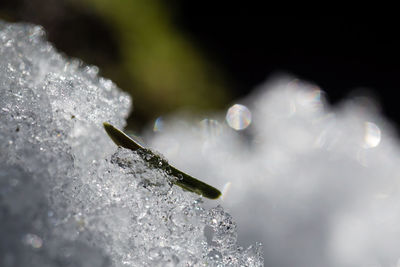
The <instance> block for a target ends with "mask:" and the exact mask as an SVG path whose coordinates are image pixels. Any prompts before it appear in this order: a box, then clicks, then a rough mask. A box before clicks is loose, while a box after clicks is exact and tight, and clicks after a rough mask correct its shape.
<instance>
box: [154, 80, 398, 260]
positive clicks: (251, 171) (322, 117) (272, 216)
mask: <svg viewBox="0 0 400 267" xmlns="http://www.w3.org/2000/svg"><path fill="white" fill-rule="evenodd" d="M240 103H241V104H242V105H245V106H247V107H248V109H249V111H250V112H251V118H252V120H251V123H250V125H249V126H248V128H247V129H245V130H241V131H235V127H233V129H232V128H231V127H229V126H230V124H229V121H228V122H227V121H226V120H227V118H229V120H231V121H232V120H237V121H242V118H240V117H238V118H232V116H234V114H233V113H232V112H231V111H230V110H229V109H227V111H226V112H227V113H222V112H221V113H220V114H214V115H210V116H209V117H208V118H205V119H204V118H193V117H189V118H187V117H184V116H176V117H171V118H169V119H168V118H164V120H163V127H162V129H161V130H160V129H159V128H157V131H156V132H153V133H150V134H149V135H148V137H147V138H148V139H149V140H150V142H149V143H150V144H151V146H152V147H153V148H155V149H157V150H159V151H160V152H162V153H163V154H164V155H165V156H166V157H167V158H168V159H169V160H170V162H171V163H172V164H174V165H175V166H177V167H178V168H183V169H184V170H186V171H187V172H189V173H191V174H192V175H194V176H195V177H199V178H200V179H203V180H204V181H205V182H208V183H211V184H213V185H215V186H217V187H218V188H221V189H223V196H222V199H221V203H222V205H223V207H224V208H226V209H227V211H228V212H229V213H230V214H231V215H232V216H233V218H234V219H235V221H237V223H238V226H239V231H238V233H239V237H238V240H239V244H243V245H247V244H249V243H251V242H254V241H259V242H262V243H263V246H264V259H265V266H274V267H275V266H285V267H286V266H287V267H293V266H296V267H310V266H318V267H320V266H323V267H342V266H343V267H347V266H349V267H350V266H381V267H398V266H400V260H399V258H400V177H399V173H400V162H399V159H400V149H399V148H400V147H399V143H398V140H397V138H396V136H395V134H394V131H393V129H392V128H391V126H390V124H389V123H388V122H387V121H386V120H385V119H384V118H382V116H380V115H379V112H378V111H379V110H378V108H377V106H376V105H374V104H373V103H372V101H371V100H369V99H367V98H364V97H358V98H353V99H349V100H347V101H345V102H343V103H342V104H341V105H339V106H338V107H336V108H331V107H329V106H328V105H327V103H326V101H325V100H324V92H323V91H322V90H321V89H320V88H318V87H317V86H315V85H313V84H311V83H305V82H301V81H299V80H296V79H294V78H293V77H277V78H276V79H272V80H271V81H269V82H266V83H265V84H264V85H261V86H260V87H259V88H257V90H256V91H255V92H254V93H253V94H252V95H251V96H249V97H248V98H246V99H243V100H242V101H240ZM225 114H227V116H226V118H225ZM228 115H229V116H228ZM237 116H241V115H240V114H239V113H237ZM205 166H207V167H205Z"/></svg>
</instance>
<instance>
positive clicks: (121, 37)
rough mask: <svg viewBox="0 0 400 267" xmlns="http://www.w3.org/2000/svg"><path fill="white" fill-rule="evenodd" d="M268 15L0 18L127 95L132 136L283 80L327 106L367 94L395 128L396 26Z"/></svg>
mask: <svg viewBox="0 0 400 267" xmlns="http://www.w3.org/2000/svg"><path fill="white" fill-rule="evenodd" d="M272 11H273V10H271V9H269V8H267V7H260V6H252V5H251V4H246V5H244V6H243V4H240V5H239V4H238V5H236V6H235V5H234V4H231V3H230V5H229V7H228V6H226V5H224V4H222V3H221V4H218V3H215V2H214V3H212V4H210V3H205V2H197V1H184V0H170V1H161V0H129V1H128V0H125V1H124V0H118V1H106V0H80V1H78V0H1V1H0V19H3V20H6V21H13V22H19V21H25V22H32V23H35V24H40V25H42V26H43V27H44V28H45V29H46V31H47V33H48V38H49V40H50V41H51V42H52V43H54V44H55V46H56V47H57V48H58V49H59V50H60V51H62V52H64V53H65V54H66V55H68V56H71V57H77V58H80V59H82V60H83V61H84V62H86V63H88V64H92V65H96V66H98V67H99V68H100V74H101V75H102V76H105V77H107V78H110V79H112V80H113V81H114V82H115V83H116V84H117V85H118V86H119V87H120V88H122V89H123V90H125V91H127V92H129V93H130V94H131V95H132V96H133V99H134V110H133V113H132V115H131V116H130V118H129V128H130V129H131V130H134V131H137V132H140V130H141V129H142V128H143V127H144V126H145V125H147V124H149V123H152V122H154V120H155V119H156V118H157V117H159V116H160V115H163V114H167V113H170V112H174V111H177V110H180V109H187V110H191V111H194V112H197V113H200V114H201V113H210V112H212V111H214V110H221V109H226V108H227V107H229V105H230V104H231V103H232V101H234V100H235V99H238V98H240V97H242V96H245V95H247V94H248V93H249V92H250V91H251V90H253V89H254V87H256V86H257V85H259V84H260V83H262V82H263V81H264V80H266V79H267V78H268V77H269V76H271V75H274V74H276V73H282V72H285V73H289V74H293V75H296V76H297V77H299V78H301V79H305V80H309V81H313V82H315V83H316V84H317V85H319V86H320V87H321V88H322V89H323V90H324V91H325V92H327V98H328V101H329V102H330V103H331V104H335V103H337V102H338V101H340V100H341V99H342V98H344V97H347V96H348V95H349V94H350V92H353V93H351V94H369V95H370V96H372V97H373V98H374V99H377V101H378V102H379V103H380V104H381V108H382V111H383V113H384V114H385V115H386V116H388V117H389V118H390V119H392V120H394V121H395V122H396V124H397V125H398V124H399V122H400V114H398V108H397V105H398V104H397V102H398V100H397V98H396V97H395V95H396V93H397V90H398V89H399V73H400V67H399V62H400V53H399V47H400V38H399V35H398V32H397V21H396V20H395V19H392V18H390V17H387V18H384V19H382V18H380V19H379V20H378V19H376V18H373V17H371V16H361V17H354V16H347V17H346V16H312V15H304V14H303V15H272V14H271V13H273V12H272ZM354 89H356V91H354Z"/></svg>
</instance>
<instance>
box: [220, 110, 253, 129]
mask: <svg viewBox="0 0 400 267" xmlns="http://www.w3.org/2000/svg"><path fill="white" fill-rule="evenodd" d="M226 121H227V122H228V125H229V126H230V127H231V128H233V129H235V130H237V131H238V130H243V129H246V128H247V127H248V126H249V125H250V123H251V112H250V110H249V109H248V108H247V107H246V106H243V105H240V104H235V105H233V106H232V107H230V108H229V109H228V112H227V113H226Z"/></svg>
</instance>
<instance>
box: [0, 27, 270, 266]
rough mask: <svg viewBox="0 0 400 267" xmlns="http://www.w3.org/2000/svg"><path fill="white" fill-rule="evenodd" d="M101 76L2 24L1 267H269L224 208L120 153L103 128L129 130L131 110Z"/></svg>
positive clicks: (36, 36)
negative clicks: (240, 240)
mask: <svg viewBox="0 0 400 267" xmlns="http://www.w3.org/2000/svg"><path fill="white" fill-rule="evenodd" d="M97 73H98V70H97V68H96V67H90V66H85V65H83V64H81V62H80V61H79V60H70V59H67V58H65V57H64V56H62V55H60V54H59V53H57V51H55V49H54V48H53V47H52V46H51V45H50V44H49V43H47V42H46V41H45V40H44V34H43V30H42V29H41V28H40V27H37V26H31V25H25V24H7V23H3V22H0V236H1V238H0V265H1V266H4V267H6V266H217V265H218V266H224V265H225V266H260V265H262V255H261V250H262V249H261V247H260V245H259V244H256V245H255V246H251V247H249V248H248V249H243V248H241V247H238V246H237V244H236V238H237V230H236V224H235V222H234V221H233V220H232V217H231V216H230V215H229V214H228V213H226V212H225V211H224V210H223V209H222V208H221V207H220V206H218V207H214V208H211V209H205V208H204V206H203V205H202V199H200V198H199V197H198V196H197V195H194V194H192V193H188V192H184V191H182V190H181V189H180V188H179V187H176V186H171V185H170V184H169V183H168V182H167V177H166V174H165V173H162V172H161V171H159V170H154V169H151V168H149V167H148V166H147V165H146V163H145V162H144V161H143V160H142V159H141V158H140V157H139V156H138V155H137V154H135V153H133V152H131V151H128V150H125V149H117V148H116V146H115V145H114V144H113V143H112V142H111V140H110V139H109V138H108V137H107V135H106V133H105V131H104V130H103V129H102V123H103V122H104V121H107V122H110V123H112V124H113V125H115V126H117V127H119V128H122V127H123V126H124V125H125V119H124V118H125V117H126V116H127V115H128V112H129V109H130V105H131V101H130V98H129V97H128V96H127V95H126V94H124V93H122V92H121V91H119V90H118V88H117V87H116V86H115V85H114V84H113V83H112V82H111V81H109V80H106V79H103V78H101V77H99V76H98V75H97ZM214 206H215V205H214Z"/></svg>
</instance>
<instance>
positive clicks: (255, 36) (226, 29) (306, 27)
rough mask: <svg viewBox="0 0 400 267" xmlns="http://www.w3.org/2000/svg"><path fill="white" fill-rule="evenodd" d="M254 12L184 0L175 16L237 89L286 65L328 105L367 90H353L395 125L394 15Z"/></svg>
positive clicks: (397, 58)
mask: <svg viewBox="0 0 400 267" xmlns="http://www.w3.org/2000/svg"><path fill="white" fill-rule="evenodd" d="M258 13H259V12H258V11H257V10H250V11H249V10H248V9H247V10H244V11H243V10H241V9H240V7H239V8H238V9H237V10H235V11H234V12H229V13H220V14H216V13H215V10H214V11H211V12H210V10H209V9H208V8H207V7H206V6H202V5H196V6H194V5H193V4H191V3H188V2H187V1H186V2H185V1H182V3H181V5H180V12H179V14H178V16H177V21H178V22H179V25H180V26H181V27H183V28H184V29H185V31H186V32H187V33H189V34H190V36H191V37H192V38H193V39H194V40H196V43H198V44H199V45H200V46H201V47H202V49H204V50H206V51H207V53H208V54H209V55H211V57H212V58H213V59H214V60H216V61H217V62H218V64H220V65H221V66H222V67H223V69H224V70H225V71H226V73H228V75H229V78H230V79H232V80H233V81H234V82H233V83H232V85H233V87H232V89H233V90H234V91H235V94H236V95H238V96H239V95H245V94H247V93H248V92H249V90H251V89H252V88H254V87H255V86H256V85H258V84H260V83H261V82H263V81H264V80H265V79H266V77H268V76H269V75H271V74H273V73H275V72H280V71H282V72H288V73H290V74H293V75H296V76H298V77H299V78H302V79H305V80H309V81H312V82H315V83H316V84H318V85H319V86H320V87H321V88H322V89H323V90H324V91H325V92H327V97H328V101H329V102H330V103H331V104H336V103H337V102H339V101H340V100H342V99H343V98H346V97H348V96H349V95H353V92H354V90H355V89H364V90H356V91H357V92H355V94H368V95H370V96H372V97H374V98H375V99H376V100H377V101H378V102H379V103H380V104H381V108H382V110H383V112H384V113H385V115H387V116H389V118H391V119H392V120H395V121H396V124H397V125H399V123H400V113H399V108H398V106H399V100H398V98H397V94H398V92H399V88H400V79H399V78H400V65H399V63H400V52H399V51H400V38H399V30H398V27H399V23H398V21H396V20H392V19H382V18H380V19H379V20H378V19H374V18H371V17H368V18H367V17H361V18H360V17H357V18H355V17H340V16H293V15H291V16H268V15H267V14H266V15H264V16H262V15H259V14H258ZM368 89H369V90H368Z"/></svg>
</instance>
